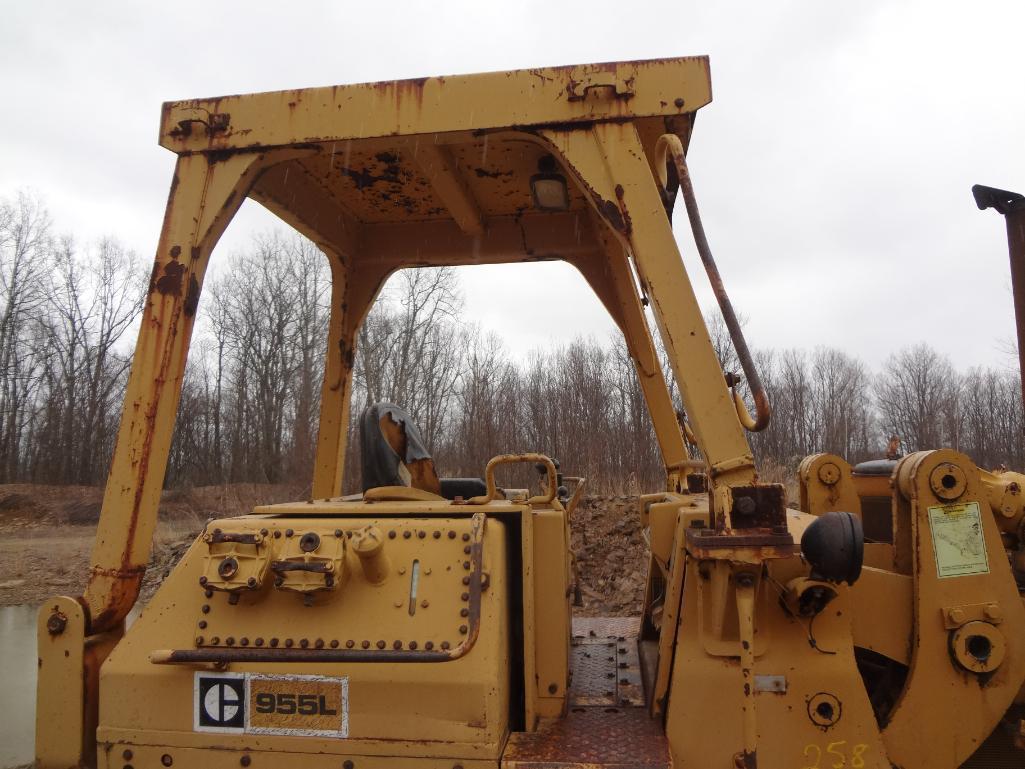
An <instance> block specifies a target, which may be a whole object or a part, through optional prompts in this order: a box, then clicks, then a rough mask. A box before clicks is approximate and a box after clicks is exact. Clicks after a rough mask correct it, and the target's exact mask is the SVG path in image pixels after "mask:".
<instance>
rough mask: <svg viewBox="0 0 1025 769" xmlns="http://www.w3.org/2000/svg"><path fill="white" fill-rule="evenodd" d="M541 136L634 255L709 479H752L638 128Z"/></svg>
mask: <svg viewBox="0 0 1025 769" xmlns="http://www.w3.org/2000/svg"><path fill="white" fill-rule="evenodd" d="M542 135H543V136H545V138H546V139H547V140H548V141H549V142H550V143H551V144H552V146H553V147H555V148H557V150H558V151H559V152H560V153H561V154H562V156H563V157H564V158H565V159H566V161H567V163H568V165H569V167H570V168H571V169H572V171H573V173H574V174H575V175H576V176H577V177H578V178H579V179H581V180H582V181H581V184H583V185H586V187H587V188H588V189H590V190H591V203H592V205H593V206H594V207H595V209H596V210H597V212H598V213H599V214H600V215H601V217H602V218H603V219H604V221H605V222H606V223H607V225H608V227H609V228H610V230H611V231H612V232H613V234H614V235H615V236H616V237H617V238H618V239H619V240H620V241H621V242H622V243H623V244H624V245H626V246H627V247H628V248H629V249H630V253H631V254H632V255H633V258H634V263H635V265H636V267H637V272H638V275H639V277H640V279H641V283H642V285H643V286H644V287H645V289H646V293H647V295H648V296H649V298H650V300H651V305H652V309H653V310H654V315H655V322H656V324H657V325H658V328H659V333H660V334H661V337H662V342H663V344H665V348H666V351H667V353H668V355H669V362H670V365H671V367H672V369H673V374H674V376H675V378H676V381H677V383H678V384H679V387H680V393H681V395H682V396H683V402H684V407H685V409H686V410H687V414H688V416H689V417H690V419H691V421H692V423H693V424H694V426H695V430H694V432H695V436H696V438H697V442H698V446H699V447H700V449H701V451H702V454H703V455H704V457H705V459H706V461H707V463H708V466H709V468H710V470H711V475H712V477H713V478H715V479H718V483H719V484H721V485H723V486H724V487H725V486H732V485H743V484H746V483H751V482H753V480H754V477H755V471H754V457H753V455H752V453H751V447H750V445H749V444H748V442H747V438H746V437H745V436H744V432H743V429H742V427H741V424H740V420H739V418H738V416H737V411H736V407H735V405H734V402H733V398H732V397H731V395H730V392H729V390H728V389H727V387H726V382H725V379H724V377H723V374H722V370H721V368H720V367H719V362H718V360H717V358H716V357H715V349H714V348H713V347H712V341H711V338H710V337H709V334H708V329H707V328H706V326H705V322H704V317H703V316H702V314H701V308H700V306H699V305H698V301H697V297H696V296H695V294H694V289H693V287H692V286H691V283H690V279H689V278H688V276H687V272H686V269H685V268H684V266H683V261H682V258H681V256H680V251H679V248H678V247H677V244H676V239H675V237H674V236H673V231H672V228H671V226H670V222H669V220H668V218H667V216H666V212H665V208H664V206H663V203H662V198H661V196H660V195H659V192H658V188H657V186H656V180H655V177H654V176H653V174H652V169H651V166H650V165H649V163H648V160H647V156H646V154H645V152H644V147H643V145H642V143H641V139H640V137H639V136H638V134H637V129H636V128H635V127H634V126H633V125H631V124H629V123H626V124H613V123H599V124H597V125H595V126H593V127H592V128H591V129H590V130H570V131H566V130H554V129H546V130H544V131H543V132H542ZM583 180H586V181H583ZM713 426H714V428H713Z"/></svg>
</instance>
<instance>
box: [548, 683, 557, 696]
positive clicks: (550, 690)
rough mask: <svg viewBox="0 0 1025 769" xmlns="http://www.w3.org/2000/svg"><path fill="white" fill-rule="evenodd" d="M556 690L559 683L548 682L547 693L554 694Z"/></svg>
mask: <svg viewBox="0 0 1025 769" xmlns="http://www.w3.org/2000/svg"><path fill="white" fill-rule="evenodd" d="M557 691H559V685H558V684H548V693H549V694H555V693H556V692H557Z"/></svg>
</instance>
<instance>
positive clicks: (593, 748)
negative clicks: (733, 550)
mask: <svg viewBox="0 0 1025 769" xmlns="http://www.w3.org/2000/svg"><path fill="white" fill-rule="evenodd" d="M638 624H639V623H638V620H637V618H636V617H608V618H605V617H602V618H585V619H574V620H573V639H572V646H571V652H572V660H571V664H572V676H571V682H570V688H569V712H568V713H567V715H566V717H565V718H553V719H544V720H542V721H541V723H540V724H539V726H538V729H537V731H534V732H514V733H513V734H512V735H510V737H509V742H508V744H507V746H506V749H505V754H504V755H503V757H502V767H503V769H562V768H563V767H565V768H566V769H570V768H574V769H580V768H582V767H585V766H586V767H588V769H593V768H594V767H609V768H610V769H668V767H669V766H670V759H669V744H668V742H667V741H666V737H665V733H664V732H663V730H662V724H661V722H659V721H655V720H652V719H651V718H649V717H648V712H647V709H646V708H645V707H644V689H643V686H642V684H641V670H640V662H639V659H638V654H637V630H638Z"/></svg>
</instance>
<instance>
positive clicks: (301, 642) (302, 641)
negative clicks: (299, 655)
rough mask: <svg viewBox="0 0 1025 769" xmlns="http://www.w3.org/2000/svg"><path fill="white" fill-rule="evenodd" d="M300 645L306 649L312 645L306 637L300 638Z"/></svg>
mask: <svg viewBox="0 0 1025 769" xmlns="http://www.w3.org/2000/svg"><path fill="white" fill-rule="evenodd" d="M299 645H300V646H301V647H302V648H304V649H305V648H306V647H307V646H309V645H310V642H309V641H307V640H306V639H305V638H301V639H299Z"/></svg>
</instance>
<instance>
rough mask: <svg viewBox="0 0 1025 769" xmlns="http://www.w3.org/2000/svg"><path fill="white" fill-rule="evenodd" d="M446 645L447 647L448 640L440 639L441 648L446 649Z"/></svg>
mask: <svg viewBox="0 0 1025 769" xmlns="http://www.w3.org/2000/svg"><path fill="white" fill-rule="evenodd" d="M448 647H449V643H448V641H442V642H441V648H442V649H447V648H448Z"/></svg>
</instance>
